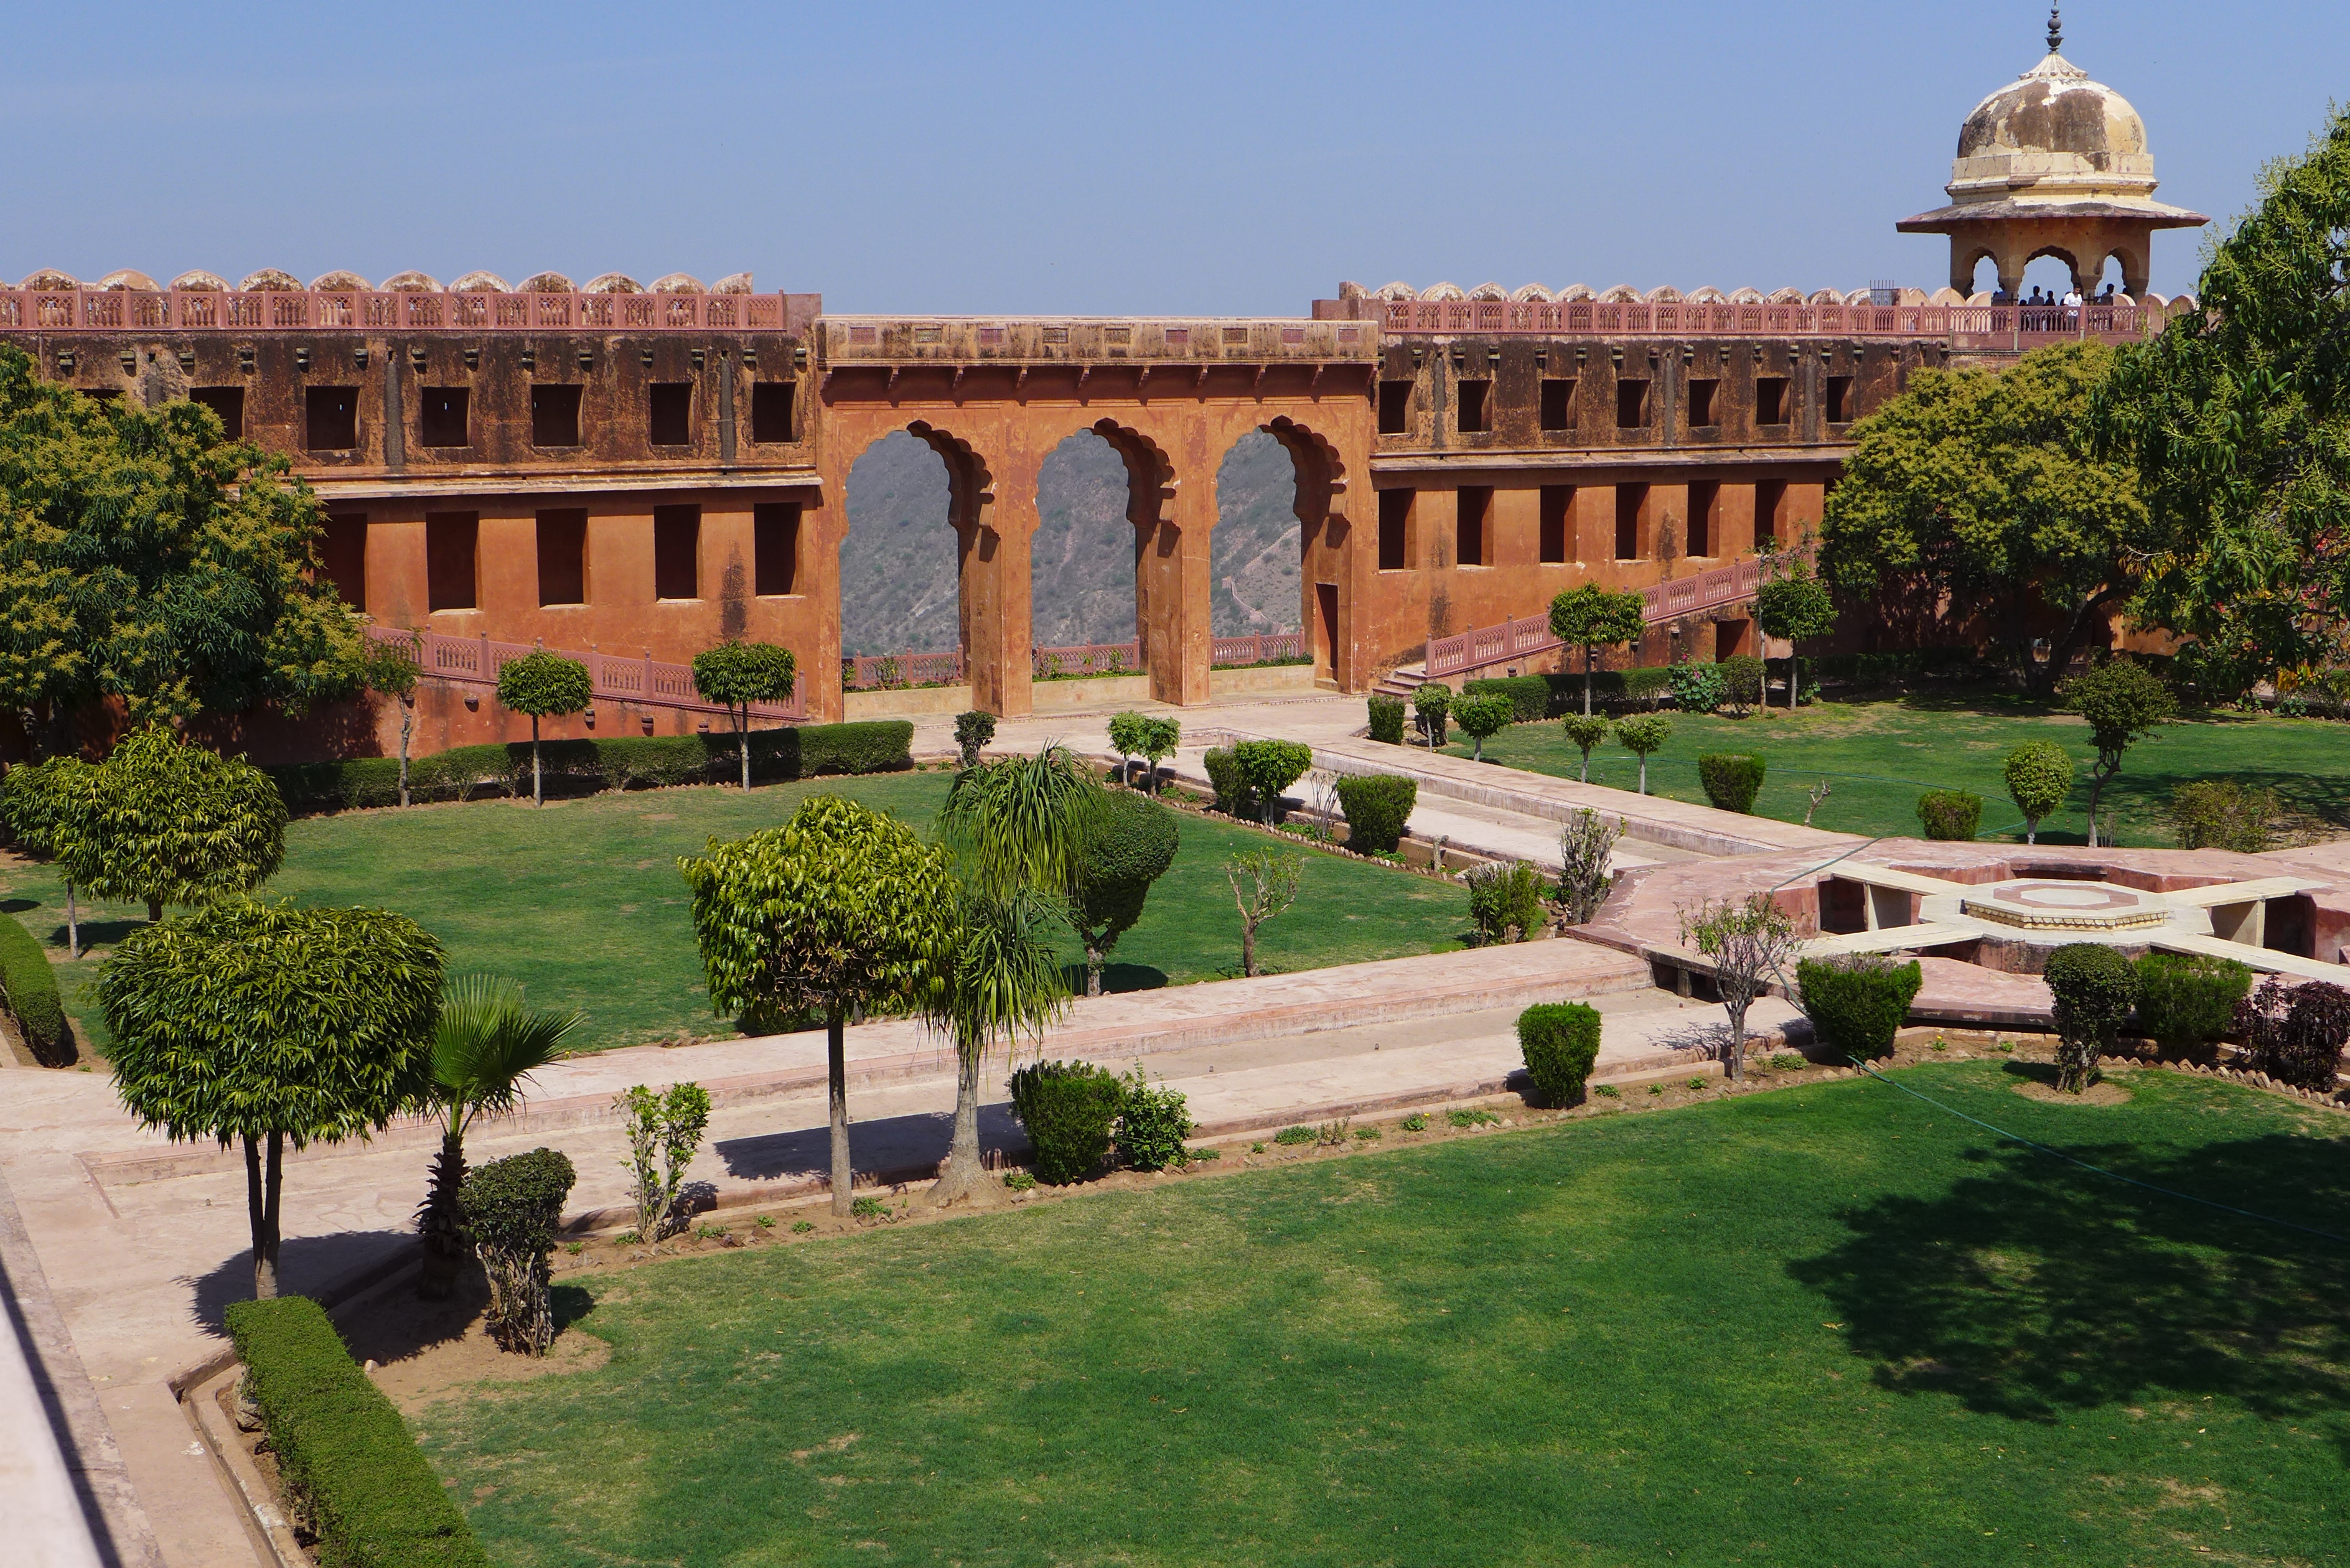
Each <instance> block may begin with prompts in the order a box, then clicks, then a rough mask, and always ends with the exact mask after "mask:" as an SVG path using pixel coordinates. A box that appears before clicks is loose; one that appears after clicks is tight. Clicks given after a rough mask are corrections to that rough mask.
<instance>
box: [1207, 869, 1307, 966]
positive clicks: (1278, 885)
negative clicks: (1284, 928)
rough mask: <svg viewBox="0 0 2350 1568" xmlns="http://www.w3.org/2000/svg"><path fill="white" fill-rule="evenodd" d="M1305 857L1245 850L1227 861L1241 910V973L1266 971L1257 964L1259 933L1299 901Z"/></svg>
mask: <svg viewBox="0 0 2350 1568" xmlns="http://www.w3.org/2000/svg"><path fill="white" fill-rule="evenodd" d="M1304 875H1305V857H1304V856H1302V855H1300V854H1298V853H1297V852H1296V851H1295V850H1273V849H1244V850H1243V851H1241V853H1239V854H1238V855H1235V856H1233V857H1232V858H1231V859H1230V860H1227V861H1225V862H1224V880H1225V881H1226V882H1228V883H1230V884H1231V885H1232V902H1233V903H1235V904H1237V905H1239V906H1240V911H1241V973H1242V974H1243V975H1257V974H1262V973H1263V972H1264V971H1263V970H1261V969H1259V968H1258V967H1257V963H1256V934H1257V931H1258V930H1259V929H1261V928H1262V927H1263V925H1264V923H1265V922H1266V921H1267V920H1270V919H1273V918H1274V916H1276V915H1278V914H1280V913H1281V912H1282V911H1284V909H1288V908H1289V906H1290V905H1292V904H1294V903H1295V902H1296V901H1297V882H1298V878H1299V877H1302V876H1304Z"/></svg>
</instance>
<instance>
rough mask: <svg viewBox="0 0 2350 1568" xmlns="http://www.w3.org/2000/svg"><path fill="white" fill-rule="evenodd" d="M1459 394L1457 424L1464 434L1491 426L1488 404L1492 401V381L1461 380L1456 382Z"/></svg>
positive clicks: (1490, 427)
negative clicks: (1459, 404)
mask: <svg viewBox="0 0 2350 1568" xmlns="http://www.w3.org/2000/svg"><path fill="white" fill-rule="evenodd" d="M1457 389H1458V390H1459V392H1460V394H1461V417H1460V420H1459V426H1460V429H1461V431H1462V432H1463V433H1465V434H1470V435H1474V434H1476V433H1478V432H1479V431H1489V430H1491V429H1492V428H1493V426H1492V419H1491V416H1490V411H1489V405H1490V404H1491V403H1492V391H1493V383H1492V382H1491V381H1462V382H1460V383H1458V384H1457Z"/></svg>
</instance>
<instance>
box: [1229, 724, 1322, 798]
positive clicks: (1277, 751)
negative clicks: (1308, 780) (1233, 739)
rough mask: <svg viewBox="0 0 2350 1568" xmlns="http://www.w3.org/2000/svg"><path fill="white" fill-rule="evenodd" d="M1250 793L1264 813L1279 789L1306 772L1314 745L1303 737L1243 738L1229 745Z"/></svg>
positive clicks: (1279, 794)
mask: <svg viewBox="0 0 2350 1568" xmlns="http://www.w3.org/2000/svg"><path fill="white" fill-rule="evenodd" d="M1232 761H1234V762H1236V763H1239V764H1240V768H1241V777H1242V778H1243V779H1244V780H1246V781H1247V783H1248V788H1249V793H1250V794H1253V795H1254V796H1255V797H1256V800H1257V805H1258V808H1259V809H1260V810H1261V811H1262V812H1263V814H1264V815H1267V816H1270V815H1272V814H1273V809H1274V805H1277V804H1278V803H1279V802H1280V800H1281V792H1282V791H1284V790H1285V789H1287V788H1288V787H1289V786H1290V785H1291V784H1295V783H1296V782H1297V781H1298V780H1299V779H1301V778H1304V777H1305V770H1306V769H1308V768H1310V767H1312V766H1313V765H1314V748H1313V747H1311V746H1309V745H1306V744H1305V742H1302V741H1243V742H1240V743H1239V744H1238V745H1236V746H1234V747H1233V748H1232Z"/></svg>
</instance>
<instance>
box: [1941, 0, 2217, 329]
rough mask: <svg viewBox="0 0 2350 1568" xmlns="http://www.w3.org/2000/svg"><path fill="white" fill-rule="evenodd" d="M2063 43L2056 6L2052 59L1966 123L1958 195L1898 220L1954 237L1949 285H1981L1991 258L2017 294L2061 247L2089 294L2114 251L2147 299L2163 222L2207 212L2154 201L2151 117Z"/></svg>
mask: <svg viewBox="0 0 2350 1568" xmlns="http://www.w3.org/2000/svg"><path fill="white" fill-rule="evenodd" d="M2063 44H2064V31H2063V26H2062V24H2061V23H2060V21H2059V20H2058V17H2057V15H2056V12H2055V10H2054V8H2053V7H2052V8H2051V9H2050V11H2049V13H2048V57H2047V58H2046V59H2043V60H2042V61H2041V62H2040V63H2039V64H2038V65H2037V66H2034V67H2033V68H2032V69H2030V70H2028V71H2026V72H2024V73H2023V75H2022V77H2021V78H2018V79H2017V80H2015V81H2014V82H2012V83H2011V84H2009V85H2008V86H2006V87H2003V88H2001V89H2000V90H1999V91H1997V92H1995V93H1993V94H1991V96H1990V97H1989V98H1987V99H1983V100H1982V102H1981V103H1979V104H1977V105H1976V106H1975V109H1974V112H1973V113H1972V114H1970V115H1969V116H1967V122H1966V124H1965V125H1964V126H1963V127H1961V128H1960V130H1959V155H1958V157H1957V158H1956V159H1955V160H1953V161H1952V162H1951V164H1950V184H1949V185H1947V186H1945V187H1944V189H1945V190H1946V191H1947V192H1949V193H1950V205H1949V206H1947V207H1938V208H1936V209H1935V210H1934V211H1932V212H1930V213H1918V215H1917V216H1916V217H1914V218H1905V219H1903V220H1902V221H1901V222H1900V223H1896V224H1895V225H1894V227H1895V228H1897V229H1898V230H1899V231H1900V232H1901V233H1903V234H1948V235H1950V286H1951V287H1952V288H1954V289H1957V290H1958V291H1959V292H1960V294H1966V293H1969V292H1970V291H1971V290H1972V288H1973V286H1974V271H1975V264H1976V263H1978V262H1980V261H1981V260H1982V258H1983V257H1985V256H1989V257H1991V261H1992V264H1993V265H1996V266H1997V267H1998V268H1999V284H2000V287H2001V288H2002V289H2004V290H2005V291H2006V292H2007V293H2008V295H2009V296H2013V295H2014V294H2015V293H2016V292H2017V291H2018V290H2019V289H2021V288H2022V286H2023V269H2024V267H2025V265H2027V264H2029V263H2031V262H2033V261H2034V260H2036V259H2037V258H2039V257H2041V256H2045V255H2053V256H2054V257H2056V258H2057V259H2058V260H2060V261H2062V262H2064V264H2065V265H2067V266H2069V267H2071V268H2072V269H2073V282H2074V286H2075V287H2077V288H2079V289H2080V290H2081V292H2082V293H2084V294H2086V293H2088V292H2089V291H2090V290H2091V289H2092V288H2093V287H2094V286H2095V283H2096V280H2097V278H2098V277H2099V276H2100V275H2103V273H2104V271H2105V266H2106V261H2107V260H2108V259H2109V258H2110V259H2113V260H2117V261H2119V262H2120V263H2121V268H2122V286H2123V288H2124V290H2125V291H2126V292H2127V293H2128V294H2129V295H2130V296H2133V297H2135V298H2144V297H2145V295H2146V288H2147V272H2148V270H2149V268H2148V261H2147V258H2148V251H2149V247H2150V244H2151V241H2152V239H2153V235H2154V231H2155V230H2157V229H2191V228H2196V227H2199V226H2200V225H2202V224H2204V223H2209V222H2210V219H2209V218H2206V217H2205V216H2204V215H2203V214H2202V213H2190V212H2188V211H2186V210H2185V209H2184V208H2180V207H2168V206H2165V205H2163V204H2162V203H2161V202H2158V201H2156V200H2155V199H2154V186H2155V180H2154V158H2153V155H2152V154H2150V153H2148V152H2147V150H2146V122H2145V121H2144V120H2142V119H2139V118H2138V113H2137V110H2136V109H2132V108H2131V107H2130V105H2129V101H2128V100H2127V99H2125V98H2123V97H2122V95H2121V94H2119V93H2117V92H2116V91H2115V90H2114V89H2113V88H2109V87H2106V85H2104V84H2103V83H2102V82H2094V81H2091V80H2090V79H2089V77H2088V73H2087V72H2085V71H2084V70H2082V69H2081V68H2080V67H2078V66H2075V65H2074V64H2073V63H2072V62H2071V61H2070V60H2067V59H2066V58H2065V57H2064V56H2063V55H2061V54H2059V53H2058V52H2057V50H2058V48H2059V47H2061V46H2062V45H2063Z"/></svg>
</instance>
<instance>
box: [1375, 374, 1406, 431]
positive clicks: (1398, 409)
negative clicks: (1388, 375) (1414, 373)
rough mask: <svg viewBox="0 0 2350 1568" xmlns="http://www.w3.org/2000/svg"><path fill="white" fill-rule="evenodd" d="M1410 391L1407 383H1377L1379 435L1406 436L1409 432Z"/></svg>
mask: <svg viewBox="0 0 2350 1568" xmlns="http://www.w3.org/2000/svg"><path fill="white" fill-rule="evenodd" d="M1411 389H1412V383H1410V382H1409V381H1381V382H1380V383H1379V434H1381V435H1408V434H1409V433H1410V431H1411Z"/></svg>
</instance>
